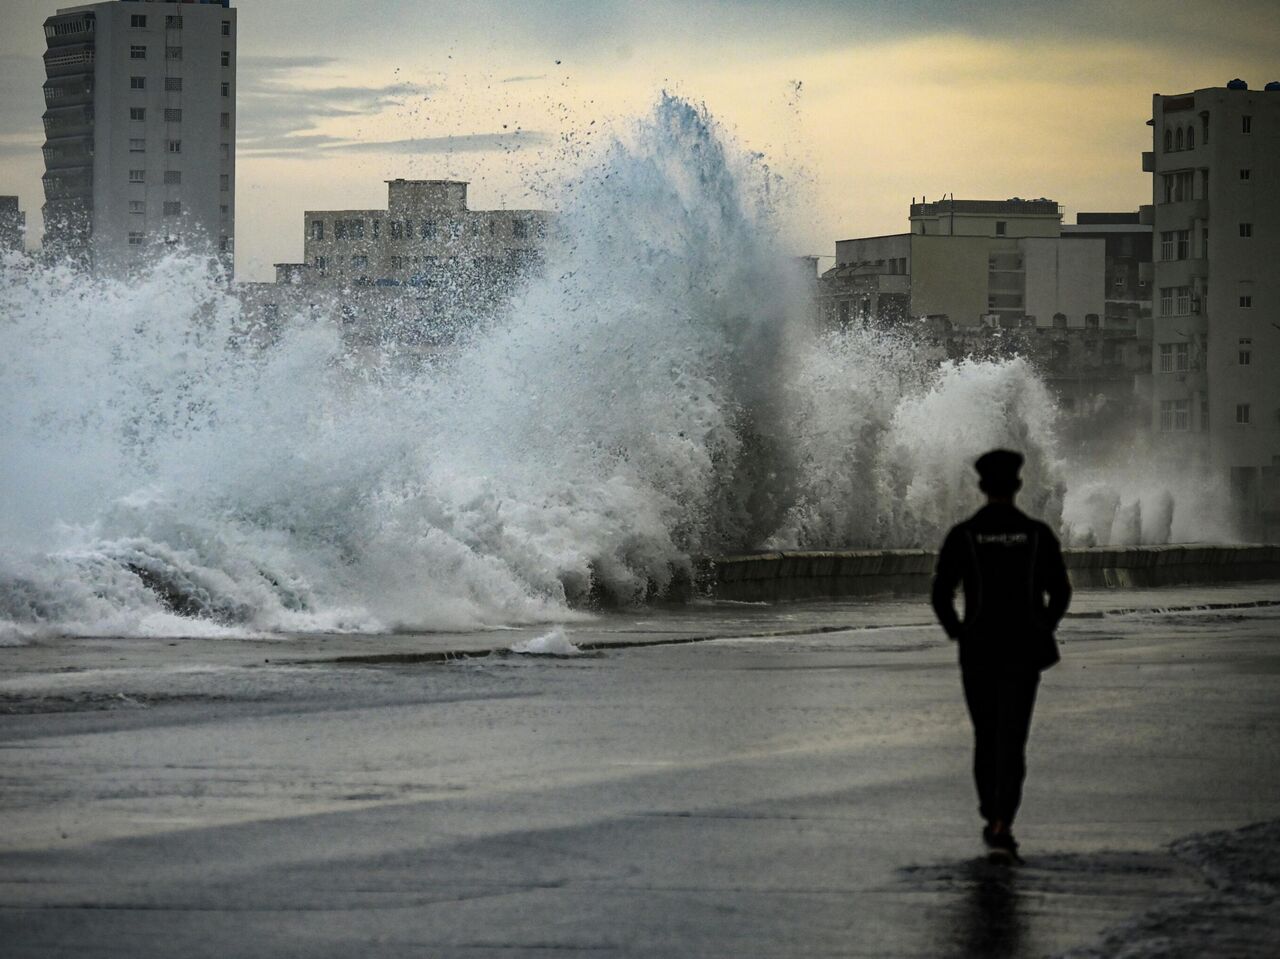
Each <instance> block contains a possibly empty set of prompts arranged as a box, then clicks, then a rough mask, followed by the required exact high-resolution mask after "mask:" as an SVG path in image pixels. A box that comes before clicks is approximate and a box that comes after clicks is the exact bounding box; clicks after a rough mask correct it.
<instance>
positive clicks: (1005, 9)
mask: <svg viewBox="0 0 1280 959" xmlns="http://www.w3.org/2000/svg"><path fill="white" fill-rule="evenodd" d="M70 5H72V4H69V3H65V2H63V3H59V2H47V0H0V11H2V14H0V193H17V194H19V196H20V198H21V202H22V206H23V208H24V209H26V210H27V216H28V223H29V224H30V225H31V227H32V232H33V234H36V235H38V232H39V220H40V217H39V208H40V203H41V199H42V197H41V191H40V174H41V172H42V170H43V167H42V162H41V158H40V144H41V142H42V140H43V137H42V132H41V122H40V116H41V113H42V112H43V102H42V100H41V93H40V85H41V83H42V82H43V79H44V75H43V69H42V66H41V61H40V55H41V53H42V52H43V50H44V37H43V33H42V30H41V23H42V22H43V20H44V18H45V17H46V16H48V15H49V14H51V13H53V12H54V11H55V10H56V9H57V8H58V7H60V6H70ZM234 5H235V6H236V7H237V9H238V11H239V13H238V20H239V33H240V37H239V54H240V61H239V62H240V68H239V74H238V81H239V99H238V103H237V106H238V111H239V117H238V119H239V131H238V144H237V184H236V189H237V197H236V201H237V222H236V234H237V237H236V246H237V261H238V262H237V267H238V273H239V275H240V278H242V279H269V278H271V276H272V270H271V264H272V263H273V262H277V261H289V260H296V259H298V258H299V257H300V256H301V253H302V213H303V211H304V210H306V209H342V208H348V209H349V208H353V207H354V208H361V207H380V206H384V205H385V201H386V193H385V190H386V187H385V185H384V184H383V182H382V181H383V180H385V179H389V178H392V177H397V176H404V177H410V178H413V177H418V178H443V177H457V178H461V179H468V180H470V181H472V187H471V205H472V206H473V207H474V208H485V207H496V206H508V207H521V206H543V205H545V203H546V200H545V199H544V198H545V197H546V195H547V191H548V189H549V188H553V187H554V184H555V183H556V182H557V180H558V179H559V178H560V177H563V176H566V175H570V174H571V173H572V169H573V167H574V166H575V165H576V164H580V163H582V162H584V158H585V157H589V156H590V154H591V151H592V150H593V149H594V144H596V143H598V142H599V141H600V140H601V139H602V138H603V136H604V135H606V133H607V131H608V130H609V129H611V128H612V127H613V126H614V125H617V124H620V123H625V122H626V121H627V119H628V118H629V117H633V116H636V115H638V114H640V113H643V112H645V111H646V110H648V109H649V107H650V106H651V105H652V103H653V102H654V100H655V99H656V98H657V96H658V94H659V93H660V92H661V91H662V90H663V89H668V90H672V91H674V92H677V93H680V94H683V95H685V96H687V97H689V98H691V99H694V100H698V101H700V102H704V103H705V104H706V105H707V107H708V108H709V109H710V110H711V112H712V113H713V114H714V115H715V116H717V117H718V118H719V119H720V120H721V121H723V122H724V123H725V125H726V126H727V127H728V128H729V129H731V130H732V131H733V132H734V134H735V135H736V137H737V138H738V139H739V140H740V141H741V142H742V143H743V144H744V145H745V146H747V147H749V148H751V149H753V150H757V151H760V152H762V153H764V154H765V155H766V156H767V157H768V158H769V161H770V163H771V165H772V167H773V169H774V170H776V171H777V172H778V173H780V174H782V175H783V176H784V177H787V178H788V179H789V180H790V181H791V182H792V183H794V184H795V185H796V191H795V196H796V199H795V206H794V209H793V213H794V214H795V218H796V220H797V222H798V223H799V224H800V227H799V230H798V233H797V239H796V244H797V249H796V250H795V252H796V253H820V254H830V253H832V252H834V243H835V240H836V239H838V238H843V237H850V236H862V235H874V234H881V233H893V232H900V231H902V230H903V229H904V228H905V223H906V210H907V204H908V203H909V202H910V201H911V199H912V197H913V196H915V197H919V196H925V195H927V196H930V197H937V196H941V195H942V194H943V193H944V192H947V193H949V192H954V193H955V194H956V196H957V197H961V196H967V197H979V198H1003V197H1008V196H1023V197H1039V196H1047V197H1052V198H1054V199H1056V200H1058V201H1059V202H1061V203H1063V204H1065V205H1066V207H1067V210H1068V219H1069V220H1070V219H1073V218H1074V214H1075V212H1076V211H1079V210H1103V209H1133V208H1135V207H1136V206H1137V205H1138V204H1139V203H1144V202H1150V192H1151V191H1150V182H1149V177H1145V176H1144V175H1143V174H1142V173H1141V168H1140V153H1141V151H1142V150H1144V149H1150V139H1149V137H1150V131H1149V129H1148V128H1147V127H1146V125H1145V123H1146V120H1147V118H1148V117H1149V116H1150V109H1151V94H1152V93H1153V92H1161V93H1178V92H1184V91H1187V90H1192V89H1195V88H1197V87H1205V86H1222V85H1224V84H1225V83H1226V81H1228V80H1230V79H1231V78H1232V77H1236V76H1240V77H1243V78H1244V79H1246V80H1248V81H1249V84H1250V86H1251V87H1255V88H1256V87H1261V86H1262V84H1263V83H1265V82H1266V81H1268V80H1273V79H1280V56H1278V55H1277V53H1276V51H1277V50H1280V13H1278V12H1277V10H1276V4H1275V2H1274V0H1236V2H1232V3H1219V2H1196V3H1185V2H1169V3H1155V2H1147V0H1125V2H1119V0H1060V2H1056V3H1052V4H1048V3H1040V2H1034V3H1033V2H1016V3H1015V2H1001V0H998V2H985V3H970V2H964V0H950V2H947V0H898V2H887V0H736V2H731V0H714V2H713V0H684V2H675V0H646V2H639V0H521V2H504V0H470V2H466V3H462V2H454V3H442V2H435V0H425V2H423V0H419V2H416V3H406V2H392V0H361V2H358V3H353V2H349V0H242V2H239V3H235V4H234Z"/></svg>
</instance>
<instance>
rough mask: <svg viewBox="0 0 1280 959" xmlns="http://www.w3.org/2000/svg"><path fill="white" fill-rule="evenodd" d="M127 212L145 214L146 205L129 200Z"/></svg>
mask: <svg viewBox="0 0 1280 959" xmlns="http://www.w3.org/2000/svg"><path fill="white" fill-rule="evenodd" d="M129 212H130V213H146V212H147V204H146V203H145V202H144V201H142V200H130V201H129Z"/></svg>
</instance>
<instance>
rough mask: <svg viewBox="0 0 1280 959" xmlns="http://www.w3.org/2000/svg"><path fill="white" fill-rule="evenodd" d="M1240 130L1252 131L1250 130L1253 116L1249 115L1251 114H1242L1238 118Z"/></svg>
mask: <svg viewBox="0 0 1280 959" xmlns="http://www.w3.org/2000/svg"><path fill="white" fill-rule="evenodd" d="M1240 132H1241V133H1252V132H1253V117H1251V116H1242V117H1241V118H1240Z"/></svg>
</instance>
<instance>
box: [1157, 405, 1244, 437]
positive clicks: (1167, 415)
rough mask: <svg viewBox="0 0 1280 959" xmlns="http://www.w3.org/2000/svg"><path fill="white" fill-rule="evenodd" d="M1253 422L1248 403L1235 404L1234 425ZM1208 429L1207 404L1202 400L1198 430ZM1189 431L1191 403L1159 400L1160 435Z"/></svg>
mask: <svg viewBox="0 0 1280 959" xmlns="http://www.w3.org/2000/svg"><path fill="white" fill-rule="evenodd" d="M1252 422H1253V408H1252V406H1251V405H1250V404H1248V403H1237V404H1236V424H1237V425H1238V426H1248V425H1249V424H1250V423H1252ZM1208 428H1209V402H1208V400H1202V401H1201V403H1200V429H1202V430H1207V429H1208ZM1190 429H1191V401H1190V400H1161V401H1160V432H1162V433H1185V432H1188V431H1189V430H1190Z"/></svg>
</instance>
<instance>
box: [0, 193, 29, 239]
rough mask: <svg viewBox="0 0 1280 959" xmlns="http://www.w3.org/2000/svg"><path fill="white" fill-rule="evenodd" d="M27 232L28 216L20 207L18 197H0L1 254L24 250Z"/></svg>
mask: <svg viewBox="0 0 1280 959" xmlns="http://www.w3.org/2000/svg"><path fill="white" fill-rule="evenodd" d="M26 231H27V215H26V214H25V213H23V212H22V210H21V209H20V208H19V206H18V198H17V197H16V196H0V253H3V252H6V251H9V250H21V249H23V246H24V242H25V237H26Z"/></svg>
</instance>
